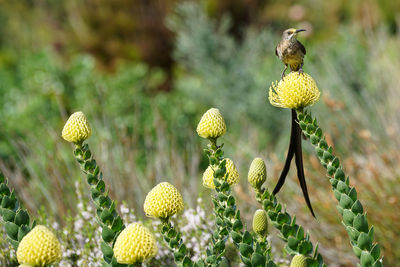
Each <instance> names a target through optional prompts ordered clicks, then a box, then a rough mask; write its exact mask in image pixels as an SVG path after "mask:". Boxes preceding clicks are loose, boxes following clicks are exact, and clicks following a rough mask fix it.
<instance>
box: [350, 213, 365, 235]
mask: <svg viewBox="0 0 400 267" xmlns="http://www.w3.org/2000/svg"><path fill="white" fill-rule="evenodd" d="M353 227H354V228H355V229H357V231H359V232H365V233H367V232H368V222H367V219H366V218H365V216H364V215H363V214H357V216H356V217H355V218H354V220H353Z"/></svg>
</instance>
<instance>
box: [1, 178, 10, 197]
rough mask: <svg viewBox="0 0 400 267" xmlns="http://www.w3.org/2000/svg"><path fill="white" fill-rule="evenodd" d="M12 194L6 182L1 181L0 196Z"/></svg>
mask: <svg viewBox="0 0 400 267" xmlns="http://www.w3.org/2000/svg"><path fill="white" fill-rule="evenodd" d="M9 195H10V189H9V188H8V186H7V185H6V184H4V183H3V182H1V181H0V196H9Z"/></svg>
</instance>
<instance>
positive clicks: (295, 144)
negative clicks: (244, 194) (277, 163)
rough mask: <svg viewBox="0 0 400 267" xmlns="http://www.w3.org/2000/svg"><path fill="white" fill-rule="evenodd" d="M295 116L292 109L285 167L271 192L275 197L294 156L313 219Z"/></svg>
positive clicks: (299, 131)
mask: <svg viewBox="0 0 400 267" xmlns="http://www.w3.org/2000/svg"><path fill="white" fill-rule="evenodd" d="M296 119H297V114H296V111H295V110H294V109H292V129H291V133H290V144H289V149H288V153H287V156H286V161H285V166H284V167H283V170H282V172H281V175H280V176H279V180H278V183H277V184H276V186H275V188H274V191H273V192H272V193H273V194H274V195H276V194H277V193H278V192H279V190H280V189H281V188H282V186H283V184H284V183H285V180H286V176H287V174H288V172H289V169H290V163H291V161H292V159H293V156H295V162H296V168H297V177H298V179H299V182H300V187H301V190H302V191H303V195H304V199H305V201H306V203H307V206H308V208H309V209H310V211H311V214H312V215H313V216H314V217H315V214H314V211H313V208H312V206H311V202H310V198H309V196H308V190H307V184H306V179H305V176H304V167H303V156H302V147H301V128H300V126H299V124H298V123H297V121H296Z"/></svg>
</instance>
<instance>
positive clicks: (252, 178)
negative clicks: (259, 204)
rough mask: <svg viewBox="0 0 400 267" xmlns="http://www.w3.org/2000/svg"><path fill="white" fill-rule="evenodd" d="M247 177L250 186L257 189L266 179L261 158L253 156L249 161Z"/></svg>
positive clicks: (265, 169)
mask: <svg viewBox="0 0 400 267" xmlns="http://www.w3.org/2000/svg"><path fill="white" fill-rule="evenodd" d="M247 179H248V181H249V183H250V184H251V186H252V187H254V188H258V189H259V188H260V187H261V186H262V185H263V183H264V182H265V180H267V168H266V167H265V163H264V160H263V159H262V158H255V159H254V160H253V161H252V162H251V165H250V169H249V174H248V176H247Z"/></svg>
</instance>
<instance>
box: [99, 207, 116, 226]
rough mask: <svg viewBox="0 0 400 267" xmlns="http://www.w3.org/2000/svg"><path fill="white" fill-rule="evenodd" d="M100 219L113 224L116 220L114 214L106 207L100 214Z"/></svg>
mask: <svg viewBox="0 0 400 267" xmlns="http://www.w3.org/2000/svg"><path fill="white" fill-rule="evenodd" d="M100 219H101V221H102V223H104V224H111V223H112V222H113V220H114V216H113V215H112V214H111V212H110V211H109V210H108V209H104V210H103V211H102V212H101V214H100Z"/></svg>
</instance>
